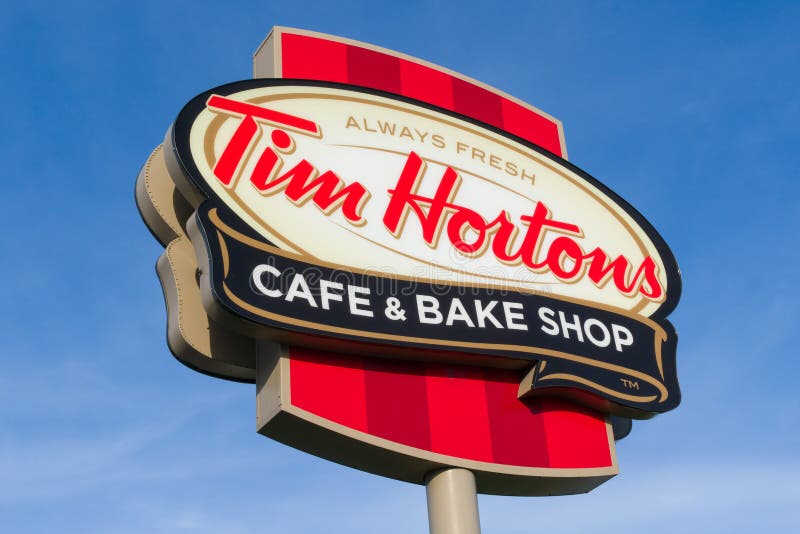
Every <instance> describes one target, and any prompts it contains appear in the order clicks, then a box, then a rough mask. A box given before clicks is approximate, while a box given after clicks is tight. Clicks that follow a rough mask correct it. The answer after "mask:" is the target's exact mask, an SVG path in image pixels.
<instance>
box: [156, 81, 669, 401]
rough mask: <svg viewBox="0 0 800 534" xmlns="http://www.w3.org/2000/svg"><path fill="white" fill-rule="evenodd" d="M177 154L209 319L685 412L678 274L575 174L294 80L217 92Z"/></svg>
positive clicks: (463, 132)
mask: <svg viewBox="0 0 800 534" xmlns="http://www.w3.org/2000/svg"><path fill="white" fill-rule="evenodd" d="M167 144H168V148H167V150H166V152H165V159H166V161H167V165H168V167H169V168H170V174H171V175H173V176H176V177H178V178H177V179H176V184H177V186H178V188H179V190H180V191H181V193H182V194H183V196H184V197H185V198H187V199H188V200H189V201H190V202H191V204H192V208H194V209H195V210H196V213H195V215H194V217H193V218H192V222H191V223H190V230H191V232H190V233H192V243H193V244H194V245H195V248H196V249H198V254H199V255H200V256H201V257H204V258H206V261H205V263H206V265H205V267H204V268H203V266H202V265H201V271H202V273H203V274H202V277H201V279H202V281H201V283H202V284H206V286H207V291H206V293H207V295H208V296H209V297H208V298H206V299H205V300H204V304H206V305H207V307H210V308H216V309H217V312H216V313H217V314H218V315H219V316H220V317H225V318H227V320H230V321H231V322H232V323H235V324H236V325H237V326H236V327H237V328H240V329H244V330H246V331H248V332H260V335H262V336H263V335H268V336H269V337H272V338H274V339H276V340H279V341H283V342H288V343H290V344H301V345H303V344H305V345H308V346H329V345H326V344H330V343H333V344H335V346H337V347H344V348H345V349H348V350H349V349H351V348H356V347H357V348H358V350H359V351H361V352H365V351H366V352H367V353H369V352H370V351H375V352H386V351H388V353H389V354H392V353H396V354H407V353H409V351H414V352H415V354H418V355H419V354H421V355H427V356H420V357H425V358H427V357H430V358H433V359H435V358H437V357H440V356H442V355H447V354H451V355H452V354H458V355H460V356H459V358H462V359H463V361H465V362H468V361H469V360H474V362H475V363H480V362H482V361H484V359H487V358H489V359H493V360H497V361H510V362H513V361H520V362H530V363H533V362H536V365H535V368H534V370H535V371H534V372H533V373H532V374H531V376H530V384H529V385H530V388H531V391H532V392H533V393H536V392H550V393H552V392H558V391H562V390H564V391H566V390H570V391H576V390H579V391H583V392H584V393H585V394H586V398H588V399H595V401H596V402H594V404H593V405H594V406H601V407H603V409H604V410H607V411H611V412H614V413H619V414H623V415H627V416H633V417H647V416H649V415H652V414H654V413H659V412H663V411H666V410H669V409H672V408H674V407H675V406H677V404H678V403H679V402H680V392H679V389H678V384H677V377H676V371H675V347H676V335H675V331H674V329H673V327H672V325H671V324H670V323H669V322H668V321H667V320H666V316H667V315H668V314H669V312H670V311H671V310H672V309H673V308H674V306H675V304H676V303H677V300H678V297H679V294H680V277H679V273H678V269H677V265H676V263H675V260H674V258H673V256H672V254H671V252H670V251H669V249H668V247H667V246H666V244H665V243H664V241H663V239H662V238H661V237H660V236H659V235H658V233H657V232H656V231H655V230H654V229H653V228H652V226H651V225H650V224H649V223H648V222H647V221H646V220H645V219H644V218H643V217H642V216H641V215H640V214H639V213H638V212H637V211H636V210H634V209H633V208H632V207H631V206H629V205H628V204H627V203H626V202H625V201H624V200H622V199H621V198H620V197H619V196H617V195H616V194H615V193H613V192H612V191H611V190H610V189H608V188H607V187H605V186H604V185H603V184H601V183H600V182H598V181H597V180H595V179H594V178H592V177H591V176H589V175H588V174H586V173H585V172H583V171H581V170H580V169H578V168H576V167H575V166H573V165H571V164H570V163H568V162H566V161H565V160H563V159H561V158H559V157H557V156H555V155H553V154H551V153H549V152H547V151H545V150H543V149H541V148H539V147H537V146H535V145H532V144H530V143H528V142H526V141H523V140H522V139H520V138H517V137H514V136H512V135H510V134H508V133H506V132H503V131H501V130H498V129H496V128H493V127H491V126H488V125H486V124H483V123H480V122H478V121H475V120H472V119H469V118H467V117H464V116H461V115H458V114H455V113H453V112H450V111H447V110H444V109H440V108H436V107H434V106H430V105H427V104H424V103H421V102H418V101H415V100H411V99H407V98H404V97H400V96H397V95H393V94H389V93H384V92H380V91H376V90H368V89H364V88H361V87H356V86H348V85H343V84H334V83H326V82H312V81H300V80H275V79H260V80H251V81H243V82H236V83H233V84H228V85H225V86H221V87H218V88H215V89H212V90H210V91H208V92H206V93H203V94H201V95H199V96H197V97H196V98H194V99H193V100H192V101H191V102H190V103H189V104H187V105H186V107H184V109H183V110H182V111H181V112H180V114H179V116H178V118H177V120H176V122H175V124H174V125H173V127H172V128H171V130H170V132H169V134H168V139H167ZM206 301H207V302H206ZM265 333H267V334H265ZM370 347H374V348H370ZM632 384H635V385H636V387H635V388H632V387H631V385H632Z"/></svg>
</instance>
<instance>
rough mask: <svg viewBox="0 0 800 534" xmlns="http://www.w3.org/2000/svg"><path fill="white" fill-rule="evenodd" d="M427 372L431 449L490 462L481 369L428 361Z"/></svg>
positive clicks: (490, 447) (490, 453)
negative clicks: (429, 362) (436, 363)
mask: <svg viewBox="0 0 800 534" xmlns="http://www.w3.org/2000/svg"><path fill="white" fill-rule="evenodd" d="M427 375H428V378H427V386H428V387H427V392H428V414H429V421H430V432H431V450H432V451H433V452H438V453H440V454H446V455H449V456H455V457H457V458H469V459H471V460H478V461H482V462H491V461H492V440H491V436H490V431H489V413H488V411H487V407H486V389H485V388H484V381H485V378H484V372H483V369H480V368H477V367H467V366H463V365H461V366H457V365H434V364H430V365H428V366H427Z"/></svg>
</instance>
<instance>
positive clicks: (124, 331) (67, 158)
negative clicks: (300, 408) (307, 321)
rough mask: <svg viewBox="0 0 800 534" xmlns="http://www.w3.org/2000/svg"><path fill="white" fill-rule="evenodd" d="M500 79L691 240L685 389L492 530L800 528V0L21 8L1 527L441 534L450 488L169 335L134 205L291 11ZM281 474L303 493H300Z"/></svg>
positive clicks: (6, 228) (2, 33) (651, 215)
mask: <svg viewBox="0 0 800 534" xmlns="http://www.w3.org/2000/svg"><path fill="white" fill-rule="evenodd" d="M276 24H279V25H287V26H295V27H299V28H306V29H312V30H318V31H323V32H327V33H333V34H336V35H341V36H346V37H350V38H354V39H358V40H362V41H366V42H370V43H374V44H377V45H381V46H385V47H387V48H390V49H394V50H398V51H401V52H405V53H408V54H411V55H414V56H417V57H420V58H423V59H426V60H429V61H432V62H434V63H437V64H440V65H443V66H446V67H448V68H451V69H453V70H456V71H458V72H462V73H464V74H466V75H469V76H472V77H474V78H477V79H479V80H481V81H484V82H486V83H488V84H490V85H493V86H495V87H497V88H500V89H502V90H504V91H506V92H508V93H510V94H512V95H514V96H516V97H519V98H521V99H523V100H525V101H527V102H530V103H531V104H533V105H535V106H537V107H539V108H541V109H543V110H545V111H547V112H549V113H551V114H552V115H554V116H556V117H558V118H560V119H561V120H562V121H563V122H564V125H565V131H566V140H567V146H568V148H569V154H570V159H571V160H572V161H573V162H574V163H576V164H578V165H579V166H581V167H582V168H584V169H586V170H587V171H588V172H590V173H591V174H593V175H594V176H596V177H598V178H599V179H600V180H602V181H603V182H605V183H606V184H608V185H609V186H610V187H612V188H613V189H614V190H616V191H617V192H618V193H620V194H621V195H622V196H623V197H624V198H626V199H627V200H628V201H630V202H631V203H632V204H633V205H634V206H636V207H637V208H638V209H639V210H640V211H641V212H642V213H644V214H645V215H646V216H647V217H648V219H649V220H650V221H651V222H652V223H653V224H654V226H655V227H656V228H657V229H658V230H659V231H660V233H661V234H662V235H663V236H664V237H665V239H666V240H667V242H668V243H669V244H670V245H671V247H672V249H673V251H674V252H675V256H676V257H677V259H678V263H679V265H680V266H681V269H682V271H683V283H684V293H683V298H682V301H681V303H680V304H679V306H678V308H677V310H676V311H675V312H674V313H673V314H672V316H671V318H672V321H673V323H674V324H675V325H676V327H677V329H678V332H679V333H680V342H679V346H678V367H679V378H680V381H681V385H682V390H683V404H682V405H681V406H680V407H679V408H678V409H677V410H675V411H674V412H671V413H668V414H665V415H662V416H659V417H656V418H655V419H653V420H651V421H647V422H643V423H637V424H636V425H635V427H634V431H633V433H632V435H631V436H630V437H628V438H627V439H625V440H624V441H622V442H620V443H619V446H618V455H619V461H620V467H621V474H620V475H619V476H618V477H616V478H615V479H613V480H612V481H610V482H608V483H607V484H605V485H603V486H601V487H600V488H598V489H597V490H595V491H594V492H592V493H590V494H589V495H582V496H575V497H559V498H527V499H525V498H507V497H503V498H501V497H481V498H480V513H481V519H482V524H483V531H484V532H485V533H494V532H504V533H524V532H533V531H548V530H550V531H557V532H561V533H573V532H575V533H577V532H581V533H584V532H611V531H617V530H619V529H620V528H624V529H625V530H631V531H633V530H640V529H647V531H648V532H649V533H651V534H658V533H662V532H664V533H666V532H669V533H672V532H676V531H684V532H704V533H712V532H720V533H723V532H724V533H732V532H748V533H749V532H753V531H768V530H769V531H772V532H796V531H798V530H800V516H799V515H798V514H797V507H798V505H800V490H798V483H797V480H798V479H800V459H798V452H800V426H799V425H800V392H798V387H797V376H798V374H800V364H798V351H797V347H798V344H800V336H799V335H798V331H799V330H800V329H798V327H797V323H798V320H799V319H800V314H798V312H797V301H798V298H800V290H798V286H797V283H796V279H797V274H796V273H797V265H798V263H800V253H799V252H798V250H799V249H800V247H798V245H799V244H800V243H799V242H798V238H797V231H798V229H800V202H798V200H797V195H798V193H800V187H798V185H797V183H798V182H797V178H798V169H800V151H799V150H798V149H797V146H798V144H800V134H799V133H798V132H799V131H800V130H799V129H798V126H797V124H798V121H800V91H798V89H797V86H798V82H800V41H798V40H797V29H798V27H800V7H799V6H798V5H797V4H796V3H792V2H787V3H779V2H774V3H773V2H769V3H759V4H756V3H753V2H685V3H678V2H620V3H617V2H593V3H581V2H562V3H557V2H552V3H550V2H548V3H539V2H520V3H519V4H514V3H509V4H504V5H502V7H500V6H498V5H493V4H492V5H489V4H486V5H480V4H473V3H469V2H458V3H450V4H448V3H445V2H430V3H419V2H411V1H408V2H402V5H398V6H392V7H388V4H387V5H383V4H380V5H379V4H378V3H376V2H320V3H310V2H309V3H303V2H291V3H289V2H280V3H278V2H250V3H245V2H215V3H208V2H197V1H195V2H164V1H161V2H124V3H115V2H97V3H83V2H72V3H64V4H62V5H53V4H51V3H39V2H32V1H28V2H14V3H11V4H10V5H8V6H5V7H4V9H3V16H2V17H0V42H2V45H1V46H0V65H2V72H3V83H2V85H0V96H2V100H3V104H4V105H3V108H4V113H3V115H2V123H3V132H4V133H3V135H2V137H1V138H0V158H2V162H3V180H2V195H0V227H1V228H2V230H0V245H1V246H2V251H3V256H2V257H3V261H2V262H0V278H1V279H2V280H3V281H4V282H3V286H2V287H3V302H4V306H3V307H2V308H1V309H0V359H2V362H3V366H2V369H1V370H0V525H2V527H0V530H3V531H4V532H54V531H59V532H81V533H95V532H96V533H128V532H152V533H160V532H164V533H172V532H201V533H202V532H231V533H250V532H292V533H305V532H314V533H318V532H342V533H358V532H364V533H367V532H370V533H371V532H387V533H393V532H396V533H405V532H425V531H426V528H427V519H426V512H425V496H424V489H423V488H422V487H420V486H414V485H409V484H404V483H399V482H395V481H392V480H388V479H382V478H379V477H376V476H372V475H368V474H364V473H360V472H358V471H355V470H351V469H347V468H344V467H340V466H338V465H335V464H331V463H328V462H325V461H323V460H318V459H316V458H314V457H311V456H308V455H306V454H303V453H300V452H297V451H294V450H292V449H289V448H287V447H285V446H282V445H279V444H277V443H274V442H271V441H270V440H268V439H266V438H264V437H262V436H259V435H257V434H256V433H255V431H254V416H255V413H254V412H255V410H254V399H255V392H254V387H253V386H248V385H242V384H234V383H228V382H225V381H221V380H215V379H212V378H208V377H206V376H203V375H200V374H197V373H193V372H191V371H189V370H188V369H186V368H185V367H183V366H182V365H180V364H178V363H177V362H176V361H175V360H174V359H173V358H172V356H171V355H170V354H169V352H168V350H167V348H166V343H165V335H164V330H165V312H164V306H163V301H162V296H161V290H160V287H159V284H158V280H157V278H156V276H155V272H154V263H155V260H156V258H157V257H158V255H159V254H160V252H161V247H160V246H159V245H158V244H157V243H156V242H155V240H154V239H153V238H152V237H151V236H150V234H149V233H148V232H147V230H146V229H145V227H144V225H143V224H142V222H141V220H140V218H139V216H138V214H137V212H136V208H135V205H134V201H133V185H134V181H135V177H136V174H137V172H138V170H139V167H140V165H141V164H142V163H143V162H144V160H145V158H146V157H147V155H148V154H149V152H150V150H151V149H152V148H153V147H154V146H155V145H157V144H158V143H159V142H160V140H161V139H162V137H163V135H164V132H165V130H166V128H167V126H168V125H169V123H170V122H171V121H172V119H173V118H174V117H175V115H176V114H177V112H178V111H179V110H180V108H181V106H182V105H183V104H184V103H186V102H187V101H188V100H189V99H190V98H191V97H193V96H194V95H196V94H197V93H200V92H202V91H204V90H206V89H208V88H211V87H214V86H216V85H220V84H222V83H225V82H229V81H234V80H239V79H245V78H248V77H249V76H250V72H251V71H250V68H251V65H250V58H251V55H252V52H253V51H254V49H255V47H256V46H257V45H258V44H259V43H260V41H261V39H262V38H263V37H264V36H265V35H266V33H267V32H268V31H269V29H270V27H271V26H273V25H276ZM279 488H280V491H279Z"/></svg>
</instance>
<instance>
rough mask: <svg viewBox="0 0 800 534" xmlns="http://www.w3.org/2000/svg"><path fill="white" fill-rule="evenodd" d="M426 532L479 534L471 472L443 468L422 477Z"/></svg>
mask: <svg viewBox="0 0 800 534" xmlns="http://www.w3.org/2000/svg"><path fill="white" fill-rule="evenodd" d="M425 489H426V493H427V497H428V525H429V528H430V534H480V532H481V524H480V519H479V517H478V492H477V490H476V488H475V475H473V474H472V472H471V471H468V470H467V469H460V468H454V467H453V468H447V469H442V470H439V471H433V472H431V473H429V474H428V476H426V477H425Z"/></svg>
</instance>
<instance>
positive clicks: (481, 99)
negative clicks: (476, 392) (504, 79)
mask: <svg viewBox="0 0 800 534" xmlns="http://www.w3.org/2000/svg"><path fill="white" fill-rule="evenodd" d="M501 100H502V97H500V96H499V95H497V94H495V93H492V92H491V91H487V90H486V89H484V88H483V87H478V86H477V85H474V84H471V83H469V82H466V81H464V80H461V79H459V78H453V103H454V104H455V111H456V112H458V113H461V114H463V115H466V116H468V117H472V118H473V119H478V120H479V121H483V122H485V123H487V124H491V125H492V126H496V127H498V128H502V127H503V112H502V108H501V102H500V101H501Z"/></svg>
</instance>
